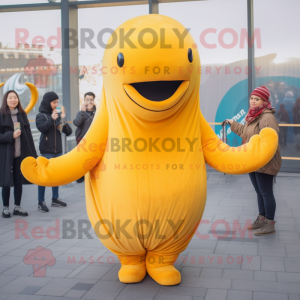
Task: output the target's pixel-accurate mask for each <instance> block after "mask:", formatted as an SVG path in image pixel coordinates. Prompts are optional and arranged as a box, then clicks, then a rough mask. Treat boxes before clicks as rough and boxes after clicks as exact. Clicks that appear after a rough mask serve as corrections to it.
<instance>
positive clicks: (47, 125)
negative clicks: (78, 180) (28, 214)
mask: <svg viewBox="0 0 300 300" xmlns="http://www.w3.org/2000/svg"><path fill="white" fill-rule="evenodd" d="M58 101H59V98H58V95H57V94H56V93H54V92H47V93H46V94H45V95H44V96H43V100H42V102H41V104H40V107H39V112H40V113H39V114H37V116H36V120H35V122H36V128H37V129H38V130H39V131H40V132H41V137H40V145H39V148H40V153H41V155H42V156H44V157H46V158H47V159H50V158H55V157H59V156H61V155H62V140H61V132H63V133H64V134H66V136H69V135H71V134H72V129H71V127H70V126H69V125H68V123H67V122H66V121H65V114H64V112H59V111H58V110H57V107H58ZM45 189H46V188H45V187H44V186H39V187H38V210H39V211H41V212H48V211H49V209H48V207H47V205H46V203H45ZM58 192H59V188H58V187H52V204H51V206H53V207H66V206H67V204H66V203H65V202H63V201H61V199H60V198H59V195H58Z"/></svg>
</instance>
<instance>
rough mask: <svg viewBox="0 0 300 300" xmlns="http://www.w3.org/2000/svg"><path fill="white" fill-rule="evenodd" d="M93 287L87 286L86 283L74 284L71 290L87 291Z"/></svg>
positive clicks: (91, 285)
mask: <svg viewBox="0 0 300 300" xmlns="http://www.w3.org/2000/svg"><path fill="white" fill-rule="evenodd" d="M93 286H94V285H93V284H88V283H76V284H75V285H74V286H73V287H72V290H83V291H88V290H90V289H91V288H92V287H93Z"/></svg>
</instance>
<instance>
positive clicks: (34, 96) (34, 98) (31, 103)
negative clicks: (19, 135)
mask: <svg viewBox="0 0 300 300" xmlns="http://www.w3.org/2000/svg"><path fill="white" fill-rule="evenodd" d="M25 84H26V85H27V86H28V88H29V89H30V92H31V99H30V101H29V103H28V105H27V107H26V108H25V109H24V110H25V112H26V114H27V115H28V113H29V112H30V111H31V110H32V109H33V108H34V106H35V105H36V103H37V101H38V99H39V92H38V90H37V88H36V87H35V85H34V84H32V83H30V82H25ZM3 85H4V82H1V83H0V88H1V87H2V86H3Z"/></svg>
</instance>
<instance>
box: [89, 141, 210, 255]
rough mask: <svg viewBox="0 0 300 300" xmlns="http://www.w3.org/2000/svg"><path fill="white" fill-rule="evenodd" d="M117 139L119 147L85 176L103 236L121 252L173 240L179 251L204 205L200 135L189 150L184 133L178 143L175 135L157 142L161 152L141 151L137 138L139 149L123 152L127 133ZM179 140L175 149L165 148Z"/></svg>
mask: <svg viewBox="0 0 300 300" xmlns="http://www.w3.org/2000/svg"><path fill="white" fill-rule="evenodd" d="M118 140H119V141H120V142H119V143H120V145H121V146H120V149H118V147H115V149H113V148H111V149H108V151H107V152H106V153H105V155H104V157H103V159H102V162H101V164H100V167H99V166H97V167H96V168H95V169H94V170H93V171H91V172H90V175H89V176H88V177H87V179H88V180H86V187H87V195H86V197H87V199H89V200H88V201H87V206H90V207H91V206H92V207H91V209H89V208H88V209H87V211H88V212H89V218H90V220H91V222H92V225H93V226H94V228H95V230H96V232H97V233H98V232H99V233H100V234H98V236H99V237H100V239H101V241H102V242H103V244H104V245H105V246H106V247H108V248H109V249H110V250H111V251H113V252H114V253H116V254H117V255H118V254H128V255H139V254H145V252H146V251H149V250H150V251H161V250H163V249H166V250H167V251H168V250H169V249H168V247H169V248H170V247H171V245H172V244H175V247H176V248H177V247H178V249H176V252H177V253H179V252H181V251H183V250H184V249H185V248H186V246H187V244H188V242H189V240H190V238H191V237H192V234H193V232H194V230H195V229H196V227H197V224H198V222H199V221H200V219H201V216H202V214H203V210H204V207H205V200H206V171H205V163H204V157H203V155H202V153H201V152H200V151H201V150H200V151H199V147H200V144H199V140H200V139H198V141H196V143H195V144H194V145H193V146H194V147H193V149H192V150H193V151H190V150H191V149H190V145H189V144H188V143H187V142H186V141H184V139H182V138H181V139H180V140H181V145H178V144H179V143H180V142H179V143H178V140H177V138H172V140H173V141H174V142H173V145H172V143H171V142H170V143H169V144H168V143H165V145H164V146H165V147H162V144H157V148H158V149H159V150H161V152H156V151H153V152H149V151H148V149H147V151H140V150H143V146H144V144H143V143H141V144H137V146H138V147H139V149H140V150H139V151H140V152H138V151H136V149H134V147H131V148H132V150H133V152H129V151H124V152H123V151H122V138H119V139H118ZM133 140H134V139H133ZM145 140H146V141H147V138H145ZM161 140H162V141H163V138H162V139H161ZM191 140H192V139H191ZM174 143H175V144H176V145H175V148H174V150H173V151H172V152H165V151H164V149H165V150H166V149H171V148H172V146H174ZM183 145H184V146H183ZM167 147H168V148H167ZM113 150H115V151H116V152H113ZM124 150H125V149H124ZM126 150H128V149H126ZM183 150H184V152H181V151H183ZM199 154H200V155H199ZM91 199H93V201H91ZM101 220H102V222H103V223H102V224H101V225H100V223H101ZM122 226H123V227H122ZM108 237H109V238H108ZM179 241H180V242H179Z"/></svg>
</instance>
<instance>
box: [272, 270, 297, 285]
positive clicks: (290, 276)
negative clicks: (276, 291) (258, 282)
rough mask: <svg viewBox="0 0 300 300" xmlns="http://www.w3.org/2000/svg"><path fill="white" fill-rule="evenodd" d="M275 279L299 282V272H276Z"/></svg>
mask: <svg viewBox="0 0 300 300" xmlns="http://www.w3.org/2000/svg"><path fill="white" fill-rule="evenodd" d="M277 281H283V282H299V283H300V273H286V272H277Z"/></svg>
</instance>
